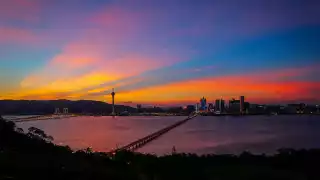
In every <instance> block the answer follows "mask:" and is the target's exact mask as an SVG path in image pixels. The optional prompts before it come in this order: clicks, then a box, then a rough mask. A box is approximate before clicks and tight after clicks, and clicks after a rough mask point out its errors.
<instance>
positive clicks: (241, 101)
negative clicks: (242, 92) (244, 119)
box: [240, 96, 245, 114]
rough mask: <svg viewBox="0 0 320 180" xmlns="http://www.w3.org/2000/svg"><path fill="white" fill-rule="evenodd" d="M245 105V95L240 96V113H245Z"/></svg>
mask: <svg viewBox="0 0 320 180" xmlns="http://www.w3.org/2000/svg"><path fill="white" fill-rule="evenodd" d="M244 112H245V107H244V96H240V113H242V114H244Z"/></svg>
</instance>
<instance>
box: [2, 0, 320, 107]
mask: <svg viewBox="0 0 320 180" xmlns="http://www.w3.org/2000/svg"><path fill="white" fill-rule="evenodd" d="M319 17H320V1H316V0H207V1H206V0H0V85H1V88H0V99H35V100H38V99H39V100H40V99H41V100H42V99H45V100H47V99H70V100H79V99H91V100H100V101H106V102H110V99H111V96H110V92H111V89H112V88H115V90H116V92H117V94H116V103H120V104H125V103H127V102H130V103H131V104H137V103H142V104H154V105H173V104H190V103H196V102H198V101H199V99H200V98H201V97H202V96H205V97H206V98H207V99H208V100H209V101H213V100H215V99H216V98H221V97H222V98H224V99H230V98H232V97H234V98H238V97H239V96H240V95H244V96H246V100H248V101H250V102H254V103H289V102H300V101H304V102H310V103H318V102H320V18H319Z"/></svg>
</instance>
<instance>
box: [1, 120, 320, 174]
mask: <svg viewBox="0 0 320 180" xmlns="http://www.w3.org/2000/svg"><path fill="white" fill-rule="evenodd" d="M50 140H52V139H51V137H50V136H47V135H46V134H45V133H44V132H43V131H41V130H38V129H36V128H31V129H29V132H28V133H24V132H23V131H22V130H21V129H18V128H16V127H15V124H14V123H12V122H6V121H4V120H1V119H0V179H34V180H36V179H41V180H42V179H70V180H72V179H77V180H82V179H90V180H91V179H119V180H120V179H137V180H138V179H139V180H149V179H150V180H155V179H157V180H168V179H184V180H188V179H197V180H198V179H199V180H200V179H203V180H206V179H219V180H220V179H246V180H249V179H259V180H263V179H293V180H304V179H317V180H318V179H320V174H319V167H320V150H316V149H314V150H299V151H296V150H292V149H282V150H279V152H278V154H276V155H273V156H265V155H252V154H250V153H248V152H244V153H242V154H241V155H239V156H235V155H205V156H197V155H194V154H173V155H168V156H162V157H156V156H153V155H144V154H137V153H131V152H118V153H117V154H116V155H114V156H111V155H107V154H104V153H92V152H91V151H90V150H89V149H88V150H83V151H77V152H73V151H72V150H71V149H70V148H68V147H63V146H57V145H54V144H53V143H51V142H50Z"/></svg>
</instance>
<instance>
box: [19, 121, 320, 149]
mask: <svg viewBox="0 0 320 180" xmlns="http://www.w3.org/2000/svg"><path fill="white" fill-rule="evenodd" d="M184 118H185V117H116V118H112V117H75V118H70V119H60V120H57V119H55V120H45V121H33V122H23V123H18V124H17V125H18V126H20V127H22V128H24V129H27V128H28V127H31V126H34V127H37V128H40V129H43V130H44V131H45V132H46V133H47V134H49V135H52V136H53V137H54V139H55V143H57V144H62V145H69V146H70V147H72V148H74V149H81V148H86V147H92V148H93V149H94V150H96V151H109V150H111V149H112V148H115V147H117V146H121V145H125V144H128V143H130V142H132V141H134V140H137V139H138V138H141V137H143V136H146V135H148V134H150V133H152V132H155V131H157V130H159V129H161V128H164V127H166V126H168V125H170V124H172V123H174V122H177V121H180V120H182V119H184ZM173 146H175V148H176V150H177V151H178V152H186V153H197V154H206V153H218V154H220V153H240V152H242V151H244V150H249V151H251V152H254V153H273V152H275V151H276V150H277V149H279V148H281V147H288V148H320V116H308V115H305V116H246V117H228V116H223V117H210V116H200V117H196V118H195V119H193V120H190V121H189V122H187V123H185V124H183V125H182V126H179V127H177V128H175V129H173V130H172V131H170V132H168V133H167V134H165V135H163V136H161V137H160V138H159V139H157V140H155V141H153V142H151V143H150V144H148V145H146V146H145V147H143V148H141V149H140V150H139V151H140V152H144V153H155V154H158V155H163V154H167V153H171V150H172V147H173Z"/></svg>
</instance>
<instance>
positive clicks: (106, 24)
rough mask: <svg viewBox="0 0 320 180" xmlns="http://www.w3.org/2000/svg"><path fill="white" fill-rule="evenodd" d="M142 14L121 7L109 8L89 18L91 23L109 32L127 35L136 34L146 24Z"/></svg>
mask: <svg viewBox="0 0 320 180" xmlns="http://www.w3.org/2000/svg"><path fill="white" fill-rule="evenodd" d="M145 19H146V18H144V16H143V14H142V13H141V12H135V11H129V10H128V9H123V8H121V7H119V6H108V7H107V8H105V9H104V10H102V11H100V12H98V13H96V14H94V15H93V16H92V17H91V18H89V22H91V23H93V24H94V25H96V26H98V28H103V29H106V30H107V31H109V32H112V33H115V34H119V33H121V34H122V35H125V34H127V33H129V34H132V33H135V32H136V31H137V30H138V29H139V28H141V26H142V24H143V23H146V22H145Z"/></svg>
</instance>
